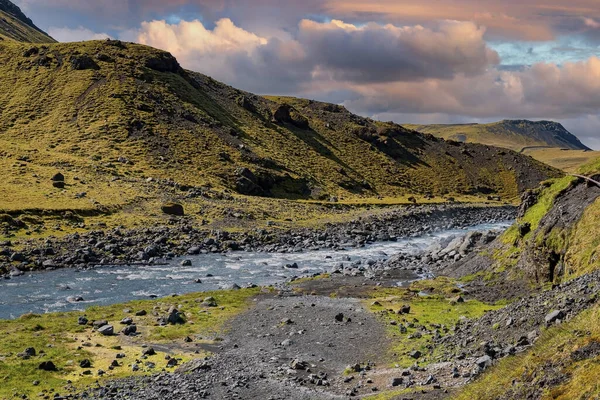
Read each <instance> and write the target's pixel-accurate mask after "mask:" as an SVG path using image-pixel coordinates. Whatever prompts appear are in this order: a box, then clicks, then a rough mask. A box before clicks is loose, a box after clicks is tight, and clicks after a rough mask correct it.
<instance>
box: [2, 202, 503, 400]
mask: <svg viewBox="0 0 600 400" xmlns="http://www.w3.org/2000/svg"><path fill="white" fill-rule="evenodd" d="M420 211H423V210H420ZM449 211H450V210H443V211H442V210H437V211H436V210H434V211H433V212H431V213H430V214H429V216H430V217H431V216H432V217H431V218H429V219H428V218H427V215H428V214H427V213H424V212H421V213H409V214H406V215H404V216H401V217H400V218H404V220H403V221H404V223H403V224H399V225H393V226H394V227H396V226H397V227H398V228H397V229H399V230H400V229H401V230H402V232H405V234H406V235H407V236H409V235H413V236H417V234H418V233H419V232H432V231H435V230H437V229H448V228H452V227H457V226H464V225H465V224H468V223H469V222H472V221H475V222H493V221H495V220H496V218H502V219H505V218H506V216H507V213H510V212H512V210H510V209H487V210H486V209H477V210H476V211H475V212H472V213H470V214H467V213H466V211H465V214H464V218H463V217H461V216H462V215H463V214H461V213H462V212H463V211H458V212H456V210H451V211H452V212H455V215H458V216H459V217H458V218H451V217H449V216H447V214H446V213H447V212H449ZM388 218H390V219H391V218H394V219H395V220H397V219H398V215H397V214H390V216H389V217H388ZM384 220H385V219H384ZM388 221H389V220H388ZM407 221H410V222H407ZM385 223H388V224H389V222H385ZM385 223H384V222H379V221H373V220H364V221H357V222H355V223H354V225H353V226H349V225H345V226H334V227H331V228H330V231H329V232H330V234H332V235H334V232H335V235H334V236H333V237H337V238H339V237H342V236H341V235H348V237H350V238H354V242H351V241H349V242H345V243H347V244H346V245H348V246H350V245H352V246H357V247H358V248H359V249H360V246H364V245H365V244H366V243H368V242H370V240H371V238H373V239H374V238H376V236H375V235H376V234H377V233H378V231H377V230H376V229H373V227H379V226H383V225H384V224H385ZM359 228H362V229H364V231H365V232H370V233H369V234H368V235H360V234H359V233H358V232H359V231H358V229H359ZM306 232H307V233H308V234H309V235H314V234H315V233H313V232H310V231H306ZM388 232H389V230H388ZM379 233H381V232H379ZM392 233H393V232H392ZM288 235H290V236H288V237H293V238H294V241H292V242H291V243H285V242H284V243H283V245H282V246H291V245H292V244H293V243H300V242H298V241H299V240H300V239H301V238H302V236H300V237H298V236H291V235H292V234H291V233H288ZM365 236H366V237H365ZM483 236H485V235H482V237H483ZM405 237H406V236H405ZM317 239H318V238H317ZM416 239H418V238H416ZM304 240H306V239H304ZM389 240H390V241H391V240H401V239H399V238H398V237H390V238H389ZM435 242H436V243H438V242H437V241H435ZM458 242H459V241H457V240H456V241H451V242H450V243H448V239H445V240H442V241H441V243H444V248H443V249H441V250H435V251H436V254H440V255H441V254H442V253H445V252H446V250H449V249H450V247H449V246H451V245H453V246H456V245H457V244H458ZM464 242H465V239H464V238H463V239H461V243H464ZM452 243H454V244H452ZM295 247H296V245H294V247H283V248H286V249H287V251H288V252H291V251H292V250H294V248H295ZM341 247H342V246H341V245H337V246H335V248H341ZM460 247H462V244H461V245H459V246H458V248H460ZM475 248H476V246H473V247H469V248H468V249H467V248H465V249H466V250H465V253H464V254H463V255H464V256H466V255H468V253H469V252H471V251H473V250H474V249H475ZM261 250H262V251H265V252H266V251H274V250H273V249H266V248H261ZM305 251H306V250H305ZM432 251H433V248H432V250H430V251H429V252H428V253H427V255H428V256H430V255H431V254H433V253H432ZM450 253H451V251H450V252H446V253H445V255H444V256H443V257H441V259H442V260H446V259H449V257H450V255H449V254H450ZM242 254H243V253H242ZM265 254H266V253H265ZM287 254H297V253H287ZM299 254H301V253H299ZM207 255H208V254H207ZM454 256H455V254H454V255H452V257H454ZM422 259H423V255H421V254H412V255H410V254H407V255H406V257H404V258H403V259H402V263H401V264H402V265H400V264H398V263H399V262H400V260H399V259H398V257H396V258H391V259H388V257H386V258H385V259H382V260H381V261H380V262H374V263H369V262H366V261H367V260H364V259H362V260H359V262H358V263H357V264H356V265H352V263H348V264H347V268H346V267H344V268H332V269H331V270H330V271H329V273H328V274H321V275H319V276H318V277H315V278H313V279H300V280H294V279H292V282H290V283H282V284H279V285H277V286H276V288H275V289H266V290H261V289H258V288H256V289H242V290H235V289H233V290H229V291H219V292H213V293H211V294H203V293H196V294H190V295H184V296H177V297H165V298H162V299H157V300H154V301H150V302H148V301H146V302H142V303H140V302H134V303H127V304H121V305H115V306H109V307H94V308H91V309H88V310H87V311H86V312H72V313H59V314H47V315H43V316H36V315H28V316H25V317H22V318H19V319H17V320H15V321H13V322H11V323H10V324H4V325H3V329H4V330H5V331H4V332H3V334H4V337H6V338H11V339H10V340H11V342H10V343H11V345H10V346H8V347H7V346H4V347H5V348H6V350H5V351H4V352H3V354H1V355H0V357H2V358H3V360H4V364H3V365H4V367H5V368H8V369H5V370H4V371H0V375H2V376H4V377H5V380H6V379H8V381H7V385H6V391H4V392H3V395H5V394H6V393H9V392H10V393H11V394H13V395H14V394H19V393H21V394H27V393H29V394H31V393H37V392H39V393H44V395H46V396H47V395H54V394H58V398H61V396H71V397H72V396H79V395H78V394H77V393H81V392H82V390H83V391H85V390H84V389H85V387H86V386H89V385H90V384H92V383H93V382H99V383H101V384H102V385H103V386H102V387H103V389H99V391H94V393H89V394H90V395H91V396H92V397H96V398H110V397H111V396H112V397H113V398H123V396H125V397H132V398H139V399H146V398H153V397H152V396H158V395H159V394H160V396H163V397H164V396H167V397H165V398H169V397H168V396H169V395H170V394H165V393H163V391H164V388H165V387H167V388H168V387H178V388H179V389H178V393H179V397H178V398H192V397H194V398H197V396H200V397H202V396H205V397H206V398H215V399H217V398H224V397H227V396H229V395H232V393H234V392H238V393H239V394H238V395H239V396H241V398H268V397H270V398H282V399H283V398H290V397H289V393H290V390H295V389H298V388H299V389H300V390H299V391H298V392H297V394H298V396H300V397H297V398H307V399H315V398H339V397H340V396H342V397H343V396H345V395H346V393H350V394H354V395H366V394H367V393H374V392H373V391H372V389H373V387H375V386H373V385H371V384H367V383H366V382H363V378H362V377H361V376H358V375H357V376H355V377H353V378H352V379H350V380H349V381H346V379H348V377H349V376H352V375H353V374H348V373H347V372H345V371H346V369H347V367H348V366H349V365H356V364H359V366H360V367H359V368H360V371H361V372H363V373H368V371H373V372H375V371H387V370H388V368H389V365H390V363H392V362H393V361H394V359H396V360H399V358H398V357H396V356H392V355H390V353H389V350H388V349H389V348H390V347H391V345H392V343H393V340H394V339H393V338H394V334H395V332H396V330H397V325H391V321H387V320H385V319H382V316H381V312H380V311H382V310H378V309H373V307H378V306H377V305H376V304H377V303H380V304H385V302H387V301H389V300H390V296H392V298H398V299H400V301H402V302H403V303H404V302H406V303H408V304H409V305H411V306H412V307H413V312H412V314H410V313H409V314H407V316H408V315H411V316H412V317H413V318H421V317H420V315H421V314H420V313H422V312H424V311H425V309H428V308H430V306H431V305H435V307H438V308H439V307H440V306H441V307H447V306H450V307H454V306H452V305H451V304H450V303H449V302H448V301H447V300H445V299H444V298H437V297H435V298H433V299H432V301H433V302H431V303H429V302H428V303H427V304H425V305H426V307H425V308H423V307H422V306H420V302H421V301H422V299H421V297H420V296H418V295H417V294H418V292H421V291H422V290H423V289H422V288H420V287H418V286H413V287H412V288H409V289H407V288H398V283H399V282H407V281H410V280H411V279H414V278H415V277H416V276H417V275H414V274H415V272H416V271H414V269H413V268H412V266H415V265H417V263H419V262H422ZM409 261H410V262H409ZM406 262H408V263H406ZM65 272H68V270H65ZM43 275H44V274H43V273H42V276H43ZM207 297H213V298H214V299H215V303H214V304H213V303H212V300H206V298H207ZM234 299H235V300H234ZM367 299H373V300H367ZM391 305H392V306H393V307H396V306H398V304H395V301H394V304H391ZM213 306H216V308H214V307H213ZM247 307H249V308H247ZM419 309H420V310H421V311H417V310H419ZM484 309H485V305H484V304H483V303H479V302H477V301H475V302H468V303H467V305H466V308H465V307H464V306H462V305H458V306H457V308H456V310H455V311H454V313H453V314H451V315H453V316H452V317H451V318H455V317H456V318H458V316H459V314H461V313H463V312H469V313H474V314H473V315H479V314H480V313H481V312H483V311H484ZM173 310H175V311H173ZM246 310H247V311H246ZM415 312H417V314H415ZM172 315H179V316H181V320H178V321H176V322H174V323H170V322H169V321H170V319H171V318H170V316H172ZM441 315H442V314H438V315H437V316H433V317H434V318H436V319H434V320H433V321H438V319H437V318H441V319H439V321H440V323H442V322H443V321H446V322H448V321H449V317H450V315H446V316H444V317H441ZM430 317H431V315H430V316H429V317H427V318H430ZM228 320H229V322H227V321H228ZM216 321H219V323H218V324H217V323H216ZM223 324H224V325H223ZM104 326H111V327H112V330H113V334H109V335H108V336H105V335H104V334H103V333H102V332H103V331H102V327H104ZM131 326H135V329H134V330H133V331H132V330H131V329H132V328H130V327H131ZM389 327H392V328H393V332H394V333H392V332H390V329H389ZM207 329H208V330H207ZM407 329H408V330H410V331H411V332H412V331H414V332H417V331H418V329H419V328H418V327H414V326H413V327H408V326H407ZM120 331H123V333H121V334H118V333H119V332H120ZM115 334H116V335H115ZM390 334H391V336H390ZM423 345H424V343H423V342H422V341H415V342H414V343H412V344H411V343H409V344H408V345H407V347H406V348H405V349H403V353H404V352H406V351H408V349H410V350H411V351H416V350H419V349H421V348H422V346H423ZM48 346H52V347H48ZM315 346H317V347H315ZM21 347H22V349H21ZM30 348H33V349H34V350H35V352H36V353H35V355H29V353H27V349H30ZM149 348H152V349H153V351H154V352H155V353H157V355H150V354H148V353H147V349H149ZM48 349H52V350H48ZM315 349H317V350H318V351H316V350H315ZM6 351H8V353H7V352H6ZM419 351H422V350H419ZM30 352H31V351H30ZM196 352H198V354H195V353H196ZM122 354H124V355H125V357H122V356H121V355H122ZM316 354H319V356H318V357H317V356H314V355H316ZM202 355H210V356H211V358H210V359H207V360H200V361H194V362H192V363H191V364H188V365H187V366H185V367H183V368H184V369H182V370H181V371H180V373H175V374H171V373H168V374H166V375H165V374H163V375H159V376H154V375H153V374H155V373H158V372H160V371H161V369H163V368H164V369H165V370H166V371H170V370H172V369H174V368H175V367H176V366H178V365H179V364H181V363H183V362H186V361H189V360H193V359H197V358H198V356H202ZM405 357H406V354H403V355H402V356H401V357H400V358H402V359H406V358H405ZM163 359H164V360H165V361H162V360H163ZM171 359H174V360H175V361H172V362H171V365H170V367H169V360H171ZM409 359H410V358H409ZM86 360H88V361H89V365H90V366H88V363H84V361H86ZM295 361H297V362H295ZM47 362H52V364H51V365H50V366H52V365H54V367H55V368H56V370H55V371H54V370H53V371H44V370H40V369H39V368H40V367H41V366H42V365H45V366H48V365H49V364H47ZM398 362H399V361H398ZM404 362H405V361H404ZM42 363H46V364H42ZM163 363H164V366H163ZM175 364H177V365H175ZM403 365H404V364H403ZM378 366H380V367H383V369H380V367H378ZM190 369H191V371H192V372H191V374H181V372H183V371H188V372H189V371H190ZM17 370H20V371H21V372H20V375H19V376H16V375H15V374H14V372H11V371H17ZM290 371H292V372H290ZM147 374H150V376H152V377H151V378H148V379H150V380H146V379H147V378H144V376H145V375H147ZM201 375H203V376H201ZM382 376H383V375H382ZM192 377H193V378H192ZM23 379H25V380H27V382H26V383H25V384H21V385H18V384H17V383H18V382H19V381H20V380H23ZM113 379H124V380H118V381H112V380H113ZM132 379H133V380H132ZM190 379H192V380H190ZM367 379H371V380H373V379H374V378H367ZM382 379H383V380H382ZM387 379H388V378H387V377H386V378H381V377H379V378H377V379H376V380H373V382H375V381H377V382H378V383H377V385H379V389H378V390H380V391H383V390H386V389H385V388H384V387H383V386H385V385H386V384H387V383H383V381H384V380H385V381H387ZM415 379H416V378H415ZM67 382H71V383H67ZM319 382H320V383H319ZM381 385H383V386H381ZM236 389H239V390H236ZM67 393H68V395H67ZM176 394H177V393H173V395H176ZM81 396H85V395H81ZM253 396H254V397H253ZM265 396H266V397H265ZM278 396H279V397H278ZM10 397H12V395H11V396H10ZM0 398H4V397H2V396H0ZM6 398H8V397H6ZM292 398H295V397H292Z"/></svg>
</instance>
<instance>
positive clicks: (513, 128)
mask: <svg viewBox="0 0 600 400" xmlns="http://www.w3.org/2000/svg"><path fill="white" fill-rule="evenodd" d="M404 126H405V127H407V128H410V129H414V130H416V131H419V132H422V133H429V134H432V135H434V136H437V137H440V138H443V139H448V140H455V141H459V142H469V143H482V144H487V145H491V146H498V147H505V148H508V149H511V150H515V151H522V150H524V149H525V148H532V147H538V148H541V147H549V148H560V149H569V150H590V149H589V148H588V147H587V146H586V145H584V144H583V143H581V141H580V140H579V139H578V138H577V137H576V136H575V135H573V134H572V133H571V132H569V131H568V130H567V129H565V127H564V126H562V125H561V124H559V123H558V122H554V121H528V120H503V121H500V122H494V123H490V124H452V125H411V124H407V125H404Z"/></svg>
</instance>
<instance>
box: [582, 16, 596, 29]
mask: <svg viewBox="0 0 600 400" xmlns="http://www.w3.org/2000/svg"><path fill="white" fill-rule="evenodd" d="M583 23H584V24H585V26H587V27H589V28H592V29H599V28H600V22H598V21H596V20H595V19H593V18H583Z"/></svg>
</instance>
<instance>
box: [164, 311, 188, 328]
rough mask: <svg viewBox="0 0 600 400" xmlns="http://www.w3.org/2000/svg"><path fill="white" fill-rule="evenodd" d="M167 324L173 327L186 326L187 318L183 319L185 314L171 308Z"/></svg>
mask: <svg viewBox="0 0 600 400" xmlns="http://www.w3.org/2000/svg"><path fill="white" fill-rule="evenodd" d="M167 322H168V323H169V324H172V325H176V324H184V323H185V318H184V317H183V313H181V312H180V311H179V310H178V309H177V308H175V307H171V308H170V309H169V315H167Z"/></svg>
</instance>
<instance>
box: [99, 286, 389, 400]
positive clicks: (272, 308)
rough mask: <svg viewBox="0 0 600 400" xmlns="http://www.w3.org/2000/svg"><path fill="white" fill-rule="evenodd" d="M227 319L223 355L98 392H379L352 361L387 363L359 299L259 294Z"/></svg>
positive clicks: (381, 339)
mask: <svg viewBox="0 0 600 400" xmlns="http://www.w3.org/2000/svg"><path fill="white" fill-rule="evenodd" d="M255 301H256V304H255V305H254V307H252V308H251V309H250V310H249V311H247V312H245V313H243V314H241V315H239V316H238V317H236V318H235V319H233V320H232V321H230V323H229V324H228V328H227V334H226V335H225V336H224V340H223V342H222V343H221V346H220V347H219V348H217V349H216V354H215V355H214V356H213V357H212V358H210V359H207V360H197V361H195V362H193V363H191V364H190V365H188V366H186V367H185V368H184V370H183V371H180V373H175V374H162V375H157V376H154V377H151V378H142V379H128V380H122V381H116V382H113V383H111V384H109V385H108V386H107V387H105V388H103V389H101V390H99V391H97V392H96V393H94V395H95V396H96V397H97V398H127V399H171V398H173V399H175V398H177V399H196V398H206V399H273V400H275V399H282V400H283V399H294V400H295V399H298V400H301V399H302V400H304V399H306V400H309V399H310V400H317V399H338V398H340V399H341V398H348V395H349V394H350V392H351V391H353V394H355V395H357V394H366V393H374V390H373V387H374V385H373V384H367V383H366V378H365V381H364V382H359V380H358V379H352V380H351V381H349V382H344V380H345V379H346V378H347V376H345V375H344V370H345V369H346V368H347V367H348V366H349V365H354V364H361V365H362V366H363V367H364V366H366V365H369V364H370V365H371V366H375V365H384V364H385V363H386V357H387V349H388V348H389V346H388V345H389V338H388V337H386V332H385V326H384V325H383V324H382V323H381V322H380V321H378V320H377V318H376V317H375V316H374V315H373V314H371V313H370V312H368V311H367V310H366V309H365V308H363V305H362V303H361V300H359V299H356V298H348V297H347V298H330V297H327V296H312V295H299V294H297V293H294V292H293V291H291V290H290V291H287V292H286V293H283V294H280V295H277V296H260V297H258V298H257V299H256V300H255Z"/></svg>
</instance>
